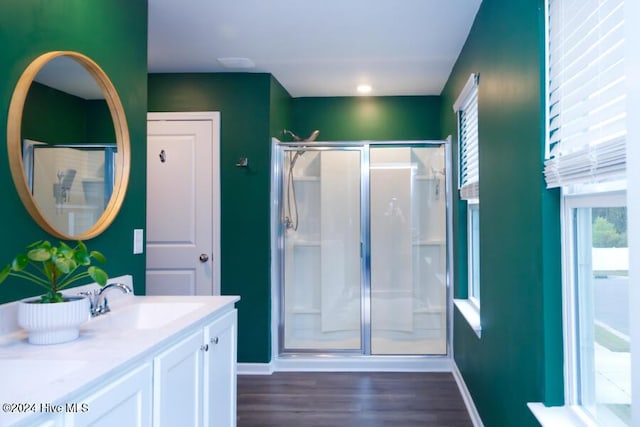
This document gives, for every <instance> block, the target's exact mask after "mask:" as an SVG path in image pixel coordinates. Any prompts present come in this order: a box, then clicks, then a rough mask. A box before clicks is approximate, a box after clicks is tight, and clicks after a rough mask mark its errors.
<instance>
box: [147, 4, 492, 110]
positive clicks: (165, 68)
mask: <svg viewBox="0 0 640 427" xmlns="http://www.w3.org/2000/svg"><path fill="white" fill-rule="evenodd" d="M481 1H482V0H316V1H310V0H149V52H148V64H149V72H150V73H159V72H229V71H239V72H263V73H271V74H273V76H274V77H275V78H276V79H277V80H278V81H279V82H280V83H281V84H282V85H283V86H284V87H285V88H286V89H287V91H288V92H289V93H290V94H291V95H292V96H294V97H302V96H354V95H357V93H356V90H355V88H356V86H357V85H358V84H361V83H368V84H370V85H372V86H373V91H372V92H371V95H376V96H387V95H439V94H440V92H441V91H442V89H443V87H444V84H445V83H446V81H447V78H448V77H449V74H450V72H451V69H452V68H453V65H454V63H455V60H456V58H457V57H458V54H459V53H460V50H461V49H462V46H463V44H464V42H465V40H466V38H467V35H468V33H469V30H470V28H471V25H472V23H473V20H474V18H475V15H476V13H477V11H478V8H479V6H480V3H481ZM225 57H231V58H248V59H250V60H251V61H252V62H253V63H254V64H255V67H254V68H250V69H241V68H224V67H223V66H222V65H221V64H220V62H219V61H218V59H217V58H225Z"/></svg>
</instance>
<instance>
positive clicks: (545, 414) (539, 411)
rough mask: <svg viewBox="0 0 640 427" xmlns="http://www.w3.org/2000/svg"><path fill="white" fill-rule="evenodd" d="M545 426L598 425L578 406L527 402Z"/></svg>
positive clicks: (582, 426)
mask: <svg viewBox="0 0 640 427" xmlns="http://www.w3.org/2000/svg"><path fill="white" fill-rule="evenodd" d="M527 406H528V407H529V410H530V411H531V412H533V415H534V416H535V417H536V419H537V420H538V422H539V423H540V425H542V426H543V427H597V426H598V425H597V424H596V423H594V422H593V421H592V420H591V419H589V418H588V417H586V416H585V415H584V414H583V413H582V410H581V409H580V407H578V406H545V405H544V404H542V403H539V402H529V403H527Z"/></svg>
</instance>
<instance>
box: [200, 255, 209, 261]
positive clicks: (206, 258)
mask: <svg viewBox="0 0 640 427" xmlns="http://www.w3.org/2000/svg"><path fill="white" fill-rule="evenodd" d="M198 259H199V260H200V262H207V261H209V255H207V254H200V257H199V258H198Z"/></svg>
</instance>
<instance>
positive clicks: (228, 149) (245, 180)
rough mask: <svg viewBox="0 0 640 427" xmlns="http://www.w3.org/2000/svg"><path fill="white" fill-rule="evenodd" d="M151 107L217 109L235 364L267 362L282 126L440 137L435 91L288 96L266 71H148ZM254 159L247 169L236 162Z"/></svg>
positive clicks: (326, 136)
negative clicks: (274, 190) (274, 157)
mask: <svg viewBox="0 0 640 427" xmlns="http://www.w3.org/2000/svg"><path fill="white" fill-rule="evenodd" d="M148 100H149V111H151V112H161V111H220V113H221V141H220V144H221V147H220V159H221V160H220V162H221V164H220V178H221V195H222V196H221V197H222V201H221V206H222V217H221V230H222V232H221V250H222V255H221V256H222V260H221V264H222V277H221V284H222V293H223V294H227V295H231V294H234V295H240V297H241V298H242V299H241V300H240V303H239V304H238V312H239V322H238V323H239V325H238V331H239V338H238V361H239V362H246V363H267V362H269V361H270V360H271V342H270V338H271V337H270V334H271V281H270V275H271V270H270V268H271V267H270V256H271V255H270V245H271V241H270V238H271V237H270V218H269V207H270V200H269V194H270V184H269V183H270V181H269V180H270V154H271V137H277V138H280V139H283V137H284V136H283V133H282V131H283V129H291V130H293V131H294V132H296V133H297V134H299V135H306V134H307V133H311V131H312V130H313V129H321V133H320V139H321V140H360V139H377V140H384V139H409V140H418V139H438V138H439V135H440V134H441V131H440V119H439V114H440V103H439V98H438V97H389V98H367V99H364V98H363V99H360V98H358V99H354V98H291V97H290V95H289V94H288V93H287V91H286V89H284V88H283V87H282V85H280V83H279V82H278V81H277V80H276V79H274V78H273V77H272V76H271V75H269V74H260V73H216V74H200V73H190V74H150V75H149V98H148ZM241 156H246V157H248V158H249V168H248V169H240V168H237V167H236V166H235V163H236V162H237V160H238V158H239V157H241Z"/></svg>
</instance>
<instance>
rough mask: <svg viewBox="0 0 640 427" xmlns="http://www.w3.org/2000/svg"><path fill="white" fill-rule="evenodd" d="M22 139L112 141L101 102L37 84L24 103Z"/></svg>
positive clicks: (109, 122)
mask: <svg viewBox="0 0 640 427" xmlns="http://www.w3.org/2000/svg"><path fill="white" fill-rule="evenodd" d="M22 138H23V139H32V140H35V141H41V142H47V143H49V144H75V143H78V144H86V143H89V142H94V143H115V142H116V137H115V129H114V127H113V121H112V120H111V112H110V111H109V106H108V105H107V102H106V101H105V100H100V99H96V100H86V99H83V98H80V97H77V96H74V95H70V94H68V93H65V92H62V91H59V90H56V89H53V88H51V87H49V86H45V85H42V84H40V83H37V82H33V83H32V84H31V88H30V89H29V94H28V95H27V99H26V101H25V107H24V110H23V113H22Z"/></svg>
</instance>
